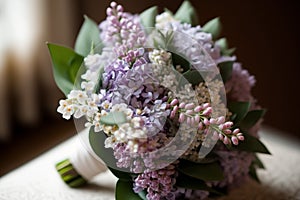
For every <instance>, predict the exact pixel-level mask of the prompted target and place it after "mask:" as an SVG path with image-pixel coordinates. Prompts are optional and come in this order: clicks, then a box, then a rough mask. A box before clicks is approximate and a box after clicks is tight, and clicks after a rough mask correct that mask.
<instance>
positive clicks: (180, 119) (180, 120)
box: [178, 113, 185, 123]
mask: <svg viewBox="0 0 300 200" xmlns="http://www.w3.org/2000/svg"><path fill="white" fill-rule="evenodd" d="M184 120H185V116H184V114H183V113H180V115H179V119H178V121H179V122H180V123H182V122H183V121H184Z"/></svg>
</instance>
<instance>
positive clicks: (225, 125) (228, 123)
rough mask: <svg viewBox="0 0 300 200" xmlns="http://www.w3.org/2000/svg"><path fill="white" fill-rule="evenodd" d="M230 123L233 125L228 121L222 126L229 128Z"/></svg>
mask: <svg viewBox="0 0 300 200" xmlns="http://www.w3.org/2000/svg"><path fill="white" fill-rule="evenodd" d="M232 125H233V123H232V122H230V121H229V122H225V123H224V127H225V128H230V127H231V126H232Z"/></svg>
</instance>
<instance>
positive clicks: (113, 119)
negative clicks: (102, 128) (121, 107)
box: [100, 111, 126, 125]
mask: <svg viewBox="0 0 300 200" xmlns="http://www.w3.org/2000/svg"><path fill="white" fill-rule="evenodd" d="M100 122H101V123H102V124H106V125H119V124H123V123H125V122H126V115H125V114H124V113H123V112H118V111H116V112H110V113H108V114H107V115H106V116H103V117H101V118H100Z"/></svg>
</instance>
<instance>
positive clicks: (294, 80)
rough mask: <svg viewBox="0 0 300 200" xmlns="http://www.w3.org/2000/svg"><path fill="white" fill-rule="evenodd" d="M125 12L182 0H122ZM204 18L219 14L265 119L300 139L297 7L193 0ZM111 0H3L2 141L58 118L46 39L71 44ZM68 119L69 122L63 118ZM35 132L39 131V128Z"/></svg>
mask: <svg viewBox="0 0 300 200" xmlns="http://www.w3.org/2000/svg"><path fill="white" fill-rule="evenodd" d="M118 2H119V3H121V4H123V5H124V7H125V9H126V10H127V11H129V12H133V13H136V12H141V11H142V10H144V9H146V8H148V7H150V6H153V5H158V6H159V7H160V10H161V11H162V10H163V8H164V7H168V8H169V9H170V10H171V11H175V10H176V9H177V8H178V7H179V5H180V4H181V2H182V1H181V0H165V1H158V0H143V1H137V0H132V1H128V0H119V1H118ZM191 2H192V4H193V5H194V6H195V7H196V9H197V10H198V14H199V19H200V22H201V24H204V23H205V22H206V21H208V20H209V19H212V18H214V17H216V16H220V17H221V21H222V23H223V27H224V28H223V36H225V37H227V39H228V40H229V43H230V46H231V47H237V51H236V55H237V56H238V61H240V62H242V63H243V66H244V67H245V68H246V69H248V70H249V71H250V73H252V74H254V75H255V76H256V79H257V84H256V87H255V89H254V94H255V96H256V97H257V99H258V101H259V104H261V105H262V106H263V107H266V108H267V109H268V113H267V115H266V117H265V124H266V125H269V126H271V127H274V128H278V129H281V130H283V131H286V132H288V133H290V134H294V135H297V136H299V137H300V132H299V131H298V121H299V112H300V109H299V106H298V98H297V97H296V96H297V92H298V91H299V89H298V87H299V85H300V84H299V83H298V80H299V78H298V71H299V70H298V68H299V60H298V58H299V50H298V48H299V44H300V39H299V37H300V31H299V28H298V26H299V19H300V18H299V17H300V12H299V6H298V4H297V1H295V0H294V1H293V0H290V1H286V0H264V1H259V0H251V1H250V0H249V1H238V0H227V1H218V0H191ZM108 5H109V1H108V0H0V140H5V139H6V140H7V139H9V138H11V137H13V136H14V134H16V132H22V134H25V135H26V132H29V131H31V130H32V127H34V128H35V129H37V130H39V129H41V130H42V129H44V128H45V127H47V126H50V125H51V126H52V124H56V126H59V124H57V123H56V122H58V121H59V122H62V120H61V117H60V115H59V114H56V107H57V102H58V99H59V98H62V97H63V95H62V93H61V92H60V91H59V90H58V88H57V87H56V86H55V83H54V81H53V77H52V71H51V61H50V57H49V54H48V51H47V48H46V45H45V42H46V41H49V42H53V43H59V44H63V45H66V46H69V47H73V45H74V41H75V38H76V34H77V33H78V31H79V28H80V26H81V24H82V22H83V17H82V16H83V14H86V15H88V16H90V17H91V18H93V19H94V20H95V21H97V22H100V21H101V20H103V19H104V18H105V9H106V7H107V6H108ZM63 123H67V122H63ZM37 134H39V133H37Z"/></svg>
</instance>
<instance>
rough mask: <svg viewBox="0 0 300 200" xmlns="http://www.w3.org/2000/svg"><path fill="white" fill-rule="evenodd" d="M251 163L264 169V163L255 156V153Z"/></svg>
mask: <svg viewBox="0 0 300 200" xmlns="http://www.w3.org/2000/svg"><path fill="white" fill-rule="evenodd" d="M252 164H253V165H254V166H257V167H258V168H261V169H265V166H264V164H263V163H262V162H261V160H260V159H259V158H258V157H257V155H255V158H254V160H253V161H252Z"/></svg>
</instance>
